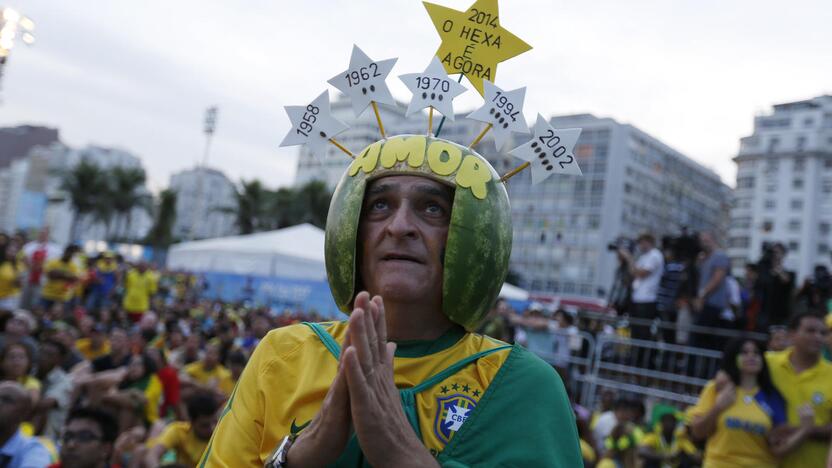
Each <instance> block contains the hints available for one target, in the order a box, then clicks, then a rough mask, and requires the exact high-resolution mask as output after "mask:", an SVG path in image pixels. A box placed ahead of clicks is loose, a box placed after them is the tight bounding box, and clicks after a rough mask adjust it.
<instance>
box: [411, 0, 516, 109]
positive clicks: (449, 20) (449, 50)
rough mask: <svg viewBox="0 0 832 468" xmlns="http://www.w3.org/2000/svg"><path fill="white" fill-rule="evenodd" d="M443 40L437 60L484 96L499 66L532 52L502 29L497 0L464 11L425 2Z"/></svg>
mask: <svg viewBox="0 0 832 468" xmlns="http://www.w3.org/2000/svg"><path fill="white" fill-rule="evenodd" d="M423 3H424V5H425V8H426V9H427V10H428V14H429V15H430V19H431V21H433V25H434V26H435V27H436V31H437V32H438V33H439V37H440V38H441V39H442V43H441V44H440V45H439V50H437V51H436V56H437V57H439V60H440V61H441V62H442V65H443V66H444V67H445V70H446V71H447V72H448V74H456V73H462V74H464V75H465V76H466V77H467V78H468V81H470V82H471V84H472V85H474V88H476V89H477V92H479V93H480V95H482V94H483V84H482V82H483V80H488V81H491V82H492V83H494V81H495V79H496V76H497V64H498V63H500V62H503V61H505V60H508V59H510V58H512V57H514V56H516V55H520V54H522V53H523V52H526V51H528V50H530V49H531V48H532V46H530V45H528V44H526V43H525V42H523V40H522V39H520V38H519V37H517V36H515V35H514V34H512V33H510V32H509V31H508V30H506V29H505V28H503V27H502V26H501V25H500V19H499V14H498V7H497V0H477V1H476V2H474V4H473V5H471V6H470V7H468V9H467V10H465V11H457V10H454V9H451V8H448V7H444V6H441V5H437V4H435V3H428V2H423Z"/></svg>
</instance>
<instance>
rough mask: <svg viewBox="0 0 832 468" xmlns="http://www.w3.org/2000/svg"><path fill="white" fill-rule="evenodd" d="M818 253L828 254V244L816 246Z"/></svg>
mask: <svg viewBox="0 0 832 468" xmlns="http://www.w3.org/2000/svg"><path fill="white" fill-rule="evenodd" d="M818 253H819V254H824V255H825V254H828V253H829V245H828V244H818Z"/></svg>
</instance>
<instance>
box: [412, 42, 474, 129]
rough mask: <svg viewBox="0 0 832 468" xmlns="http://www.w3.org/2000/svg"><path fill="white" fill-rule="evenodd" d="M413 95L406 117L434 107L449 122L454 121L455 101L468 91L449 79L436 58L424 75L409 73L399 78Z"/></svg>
mask: <svg viewBox="0 0 832 468" xmlns="http://www.w3.org/2000/svg"><path fill="white" fill-rule="evenodd" d="M399 78H400V79H401V80H402V81H403V82H404V85H405V86H407V88H408V89H410V92H411V93H413V98H412V99H411V100H410V104H409V105H408V106H407V112H406V113H405V117H410V115H411V114H413V113H415V112H418V111H420V110H422V109H424V108H426V107H433V108H434V109H436V110H438V111H439V112H440V113H442V115H444V116H445V117H446V118H447V119H448V120H450V121H453V120H454V106H453V100H454V98H455V97H456V96H459V95H460V94H462V93H464V92H465V91H466V89H465V86H462V85H461V84H459V83H458V82H457V81H456V80H452V79H450V78H448V73H446V72H445V67H443V66H442V62H440V61H439V58H438V57H436V56H434V57H433V60H431V61H430V64H428V67H427V68H425V71H424V72H422V73H408V74H406V75H402V76H400V77H399Z"/></svg>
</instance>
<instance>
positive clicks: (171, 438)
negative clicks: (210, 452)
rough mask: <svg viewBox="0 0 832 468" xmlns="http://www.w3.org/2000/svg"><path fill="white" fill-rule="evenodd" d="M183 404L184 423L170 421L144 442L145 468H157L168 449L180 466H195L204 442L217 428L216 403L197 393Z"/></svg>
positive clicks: (204, 444)
mask: <svg viewBox="0 0 832 468" xmlns="http://www.w3.org/2000/svg"><path fill="white" fill-rule="evenodd" d="M186 405H187V407H188V420H189V422H185V421H173V422H171V423H169V424H168V425H167V426H165V429H164V430H163V431H162V433H161V434H160V435H159V436H158V437H156V438H154V439H152V440H150V441H148V442H147V451H146V452H145V454H144V459H145V466H158V465H159V462H160V460H161V458H162V455H164V454H165V452H167V451H168V450H173V451H174V452H175V453H176V463H177V464H179V465H183V466H196V464H197V462H199V457H200V456H201V455H202V452H204V451H205V446H207V445H208V439H210V438H211V433H212V432H213V431H214V428H215V427H216V425H217V408H218V406H219V405H218V404H217V401H216V400H215V399H214V397H213V395H211V394H205V393H197V394H195V395H193V396H191V397H190V398H189V399H188V400H187V402H186Z"/></svg>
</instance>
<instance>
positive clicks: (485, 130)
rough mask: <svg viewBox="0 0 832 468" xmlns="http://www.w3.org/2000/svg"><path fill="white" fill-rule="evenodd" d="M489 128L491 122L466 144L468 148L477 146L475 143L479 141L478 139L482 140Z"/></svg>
mask: <svg viewBox="0 0 832 468" xmlns="http://www.w3.org/2000/svg"><path fill="white" fill-rule="evenodd" d="M489 130H491V124H488V125H486V126H485V128H484V129H482V131H481V132H480V134H479V135H477V137H476V138H474V141H472V142H471V144H470V145H468V149H473V148H474V147H475V146H477V143H479V142H480V140H482V138H483V137H484V136H485V134H486V133H488V131H489Z"/></svg>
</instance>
